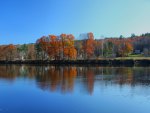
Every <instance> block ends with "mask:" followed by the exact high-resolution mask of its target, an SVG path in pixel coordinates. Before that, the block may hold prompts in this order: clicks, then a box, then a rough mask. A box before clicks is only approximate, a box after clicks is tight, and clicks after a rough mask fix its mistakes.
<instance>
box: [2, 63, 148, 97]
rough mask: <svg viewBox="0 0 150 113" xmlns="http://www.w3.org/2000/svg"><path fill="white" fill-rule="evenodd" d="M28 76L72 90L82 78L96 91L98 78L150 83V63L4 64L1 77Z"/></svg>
mask: <svg viewBox="0 0 150 113" xmlns="http://www.w3.org/2000/svg"><path fill="white" fill-rule="evenodd" d="M23 77H26V78H28V79H32V80H35V81H36V84H37V86H38V87H39V88H40V89H42V90H49V91H51V92H52V91H58V90H60V91H61V92H62V93H67V92H72V91H73V90H74V87H75V85H76V84H77V83H78V82H79V81H80V84H82V86H83V88H84V90H85V91H87V92H88V93H89V94H91V95H92V93H93V91H94V84H95V82H100V83H104V84H106V85H107V84H109V83H111V84H119V85H120V86H122V85H124V84H127V85H131V86H133V87H134V86H135V85H137V84H139V85H150V67H99V66H95V67H90V66H28V65H22V66H21V65H1V66H0V80H2V79H5V80H6V81H8V82H13V81H15V79H16V78H23Z"/></svg>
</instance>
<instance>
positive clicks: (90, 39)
mask: <svg viewBox="0 0 150 113" xmlns="http://www.w3.org/2000/svg"><path fill="white" fill-rule="evenodd" d="M94 44H95V40H94V35H93V33H91V32H90V33H87V37H85V39H84V40H83V48H82V49H83V51H84V58H91V57H92V56H93V55H94Z"/></svg>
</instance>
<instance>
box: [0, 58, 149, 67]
mask: <svg viewBox="0 0 150 113" xmlns="http://www.w3.org/2000/svg"><path fill="white" fill-rule="evenodd" d="M0 64H35V65H41V64H52V65H101V66H103V65H109V66H120V65H122V66H150V58H147V57H144V58H102V59H89V60H12V61H10V60H0Z"/></svg>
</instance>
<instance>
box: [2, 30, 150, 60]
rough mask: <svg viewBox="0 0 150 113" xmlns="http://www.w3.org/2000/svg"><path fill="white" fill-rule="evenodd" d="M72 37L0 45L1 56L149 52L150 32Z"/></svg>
mask: <svg viewBox="0 0 150 113" xmlns="http://www.w3.org/2000/svg"><path fill="white" fill-rule="evenodd" d="M79 37H80V39H78V40H77V39H75V37H74V36H73V35H72V34H61V35H60V36H55V35H48V36H43V37H41V38H39V39H37V41H36V43H33V44H23V45H13V44H10V45H1V46H0V60H75V59H97V58H103V57H110V58H113V57H127V56H129V55H130V54H142V55H144V56H149V55H150V33H146V34H142V35H141V36H136V35H134V34H132V35H131V37H128V38H124V37H123V36H122V35H121V36H120V37H116V38H114V37H113V38H105V39H95V38H94V35H93V33H91V32H90V33H86V34H82V35H80V36H79Z"/></svg>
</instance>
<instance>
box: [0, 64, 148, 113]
mask: <svg viewBox="0 0 150 113" xmlns="http://www.w3.org/2000/svg"><path fill="white" fill-rule="evenodd" d="M0 113H150V67H98V66H97V67H86V66H83V67H82V66H80V67H77V66H26V65H24V66H20V65H7V66H5V65H1V66H0Z"/></svg>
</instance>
